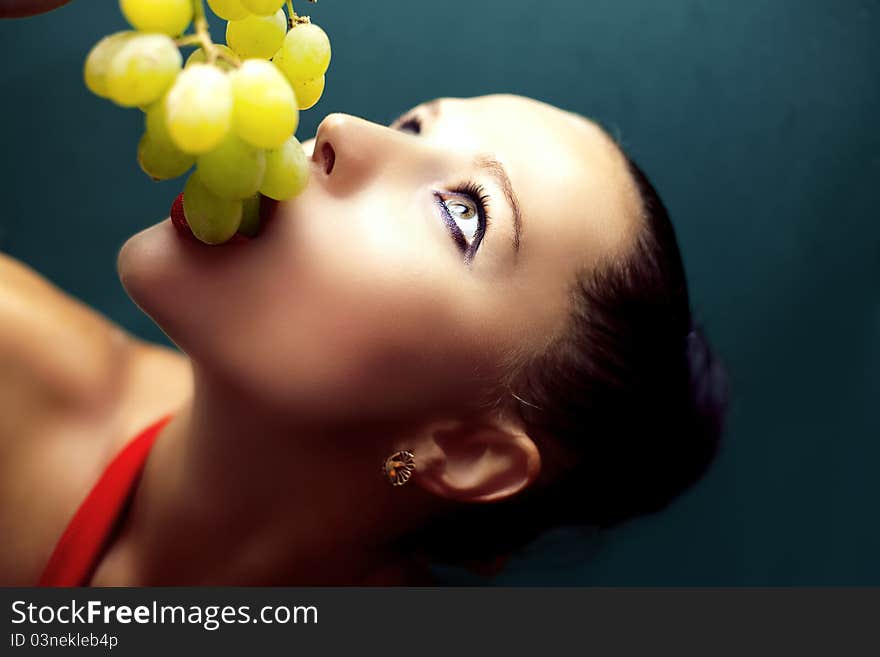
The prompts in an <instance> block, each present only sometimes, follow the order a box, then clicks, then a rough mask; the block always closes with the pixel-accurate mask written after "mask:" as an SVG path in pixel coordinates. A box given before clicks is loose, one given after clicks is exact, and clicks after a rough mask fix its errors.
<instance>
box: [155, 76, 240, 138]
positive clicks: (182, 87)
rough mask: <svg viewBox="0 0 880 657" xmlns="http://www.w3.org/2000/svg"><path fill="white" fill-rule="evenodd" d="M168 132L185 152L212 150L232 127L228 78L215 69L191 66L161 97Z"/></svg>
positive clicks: (230, 91)
mask: <svg viewBox="0 0 880 657" xmlns="http://www.w3.org/2000/svg"><path fill="white" fill-rule="evenodd" d="M165 112H166V121H167V124H168V132H169V133H170V135H171V139H172V140H173V141H174V143H175V144H176V145H177V147H178V148H179V149H180V150H182V151H184V152H185V153H192V154H195V155H200V154H202V153H207V152H208V151H210V150H213V149H214V148H216V147H217V146H218V145H219V144H220V142H222V141H223V139H224V138H225V137H226V135H227V133H228V132H229V128H230V126H231V125H232V87H231V84H230V82H229V76H227V75H226V74H225V73H223V72H222V71H221V70H220V69H218V68H217V67H215V66H210V65H208V64H193V65H191V66H190V67H189V68H186V69H184V71H183V72H182V73H181V74H180V75H179V76H178V77H177V81H176V82H175V83H174V86H173V87H171V91H169V92H168V95H167V96H166V97H165Z"/></svg>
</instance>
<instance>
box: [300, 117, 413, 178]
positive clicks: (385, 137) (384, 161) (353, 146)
mask: <svg viewBox="0 0 880 657" xmlns="http://www.w3.org/2000/svg"><path fill="white" fill-rule="evenodd" d="M426 158H427V149H425V147H424V146H422V145H420V144H419V143H418V141H417V140H416V139H413V137H412V136H410V135H406V134H403V133H400V132H398V131H396V130H392V129H391V128H387V127H385V126H382V125H379V124H376V123H372V122H370V121H366V120H364V119H360V118H358V117H356V116H351V115H348V114H330V115H328V116H327V117H326V118H325V119H324V120H323V121H321V124H320V125H319V126H318V133H317V135H316V136H315V146H314V151H313V153H312V159H313V160H314V161H315V162H317V163H318V164H319V165H320V168H321V170H322V171H323V172H324V177H325V183H326V185H327V186H328V188H330V189H331V190H333V191H334V192H336V193H338V194H346V193H351V192H353V191H356V190H357V189H358V188H359V187H361V186H362V185H364V184H365V183H367V182H368V181H369V180H370V179H372V178H373V177H374V176H376V175H378V174H380V173H381V172H382V171H383V170H385V169H386V168H387V167H389V166H392V165H394V164H400V163H405V165H406V167H407V168H416V167H417V166H418V165H419V163H420V162H424V161H425V160H426Z"/></svg>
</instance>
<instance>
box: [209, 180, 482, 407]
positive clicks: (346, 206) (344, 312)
mask: <svg viewBox="0 0 880 657" xmlns="http://www.w3.org/2000/svg"><path fill="white" fill-rule="evenodd" d="M387 198H388V197H387V196H385V197H384V198H383V199H381V201H380V199H379V198H376V197H375V196H374V197H366V196H364V197H362V198H360V199H358V200H359V201H360V202H359V203H353V202H352V199H346V201H345V202H343V201H331V200H324V202H322V203H321V204H320V205H319V206H318V205H317V204H315V205H312V206H302V205H301V206H299V207H297V208H296V210H297V214H298V216H296V217H288V218H286V219H285V221H286V223H285V225H284V226H283V227H280V228H281V229H282V230H280V231H279V234H278V235H275V238H277V239H275V240H274V242H273V245H272V250H271V251H269V252H267V254H266V263H265V264H266V273H267V275H266V276H265V277H264V278H263V280H262V281H261V282H260V283H259V284H257V285H253V286H252V288H251V294H250V304H251V310H250V312H248V313H246V319H244V323H243V324H242V325H241V326H239V329H238V331H237V332H236V333H237V335H238V336H239V339H238V340H236V342H235V343H234V344H233V346H232V348H231V350H227V352H226V353H225V354H224V356H223V358H224V359H226V362H227V365H228V367H229V368H230V369H231V370H232V371H234V372H236V375H237V376H238V377H239V378H245V379H247V380H248V382H249V385H251V386H254V387H259V388H261V389H262V390H263V391H264V394H268V395H272V396H274V397H276V400H277V401H278V402H279V403H283V404H286V405H287V406H290V405H291V404H293V403H297V402H298V403H300V404H302V405H304V406H308V407H309V409H310V410H316V411H318V412H322V409H327V408H331V409H334V408H335V409H339V408H342V407H345V408H349V407H350V408H352V409H357V410H358V412H360V413H363V412H365V411H366V410H367V409H370V408H372V409H374V410H375V411H376V412H380V411H382V412H400V410H402V409H403V408H409V409H412V408H414V407H418V406H425V405H431V404H437V403H440V402H441V400H443V399H447V398H451V397H453V396H455V395H457V394H459V392H460V391H459V385H460V381H461V379H462V377H463V376H467V374H468V372H469V371H472V370H473V369H474V367H475V365H474V362H475V359H477V358H482V357H483V356H484V355H485V351H486V350H485V344H486V340H485V338H484V337H483V336H482V335H480V334H479V331H480V330H481V328H482V327H481V325H480V322H479V321H475V320H478V318H475V317H474V316H473V314H472V313H471V312H470V311H469V310H470V307H471V306H472V305H473V303H472V302H471V301H470V299H472V298H473V297H474V295H476V294H477V293H478V290H477V289H476V286H475V285H474V284H473V282H472V280H471V279H472V277H471V276H470V275H469V274H468V273H467V271H466V269H465V268H464V267H463V265H462V264H461V263H460V262H458V261H456V260H455V258H454V255H451V254H450V251H449V249H448V247H447V245H446V244H445V243H444V242H442V241H439V240H438V238H437V233H436V232H434V231H433V230H432V228H433V227H432V226H430V224H428V223H427V221H428V218H426V216H425V214H424V213H425V212H426V210H425V209H424V208H419V207H418V206H417V205H416V206H413V205H412V204H411V203H409V202H408V199H403V200H402V201H401V202H400V203H399V204H398V209H397V210H396V211H395V210H393V209H389V206H388V201H387ZM375 208H382V209H383V210H382V212H381V213H379V214H377V211H376V209H375ZM306 213H308V214H307V215H306ZM440 236H441V237H442V233H440Z"/></svg>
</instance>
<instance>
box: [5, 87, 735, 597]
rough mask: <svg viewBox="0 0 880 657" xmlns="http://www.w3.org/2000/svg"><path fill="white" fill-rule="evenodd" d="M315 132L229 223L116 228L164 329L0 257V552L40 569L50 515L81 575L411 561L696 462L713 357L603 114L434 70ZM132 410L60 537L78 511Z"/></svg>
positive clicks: (31, 578) (335, 579)
mask: <svg viewBox="0 0 880 657" xmlns="http://www.w3.org/2000/svg"><path fill="white" fill-rule="evenodd" d="M526 128H527V129H526ZM310 146H311V148H313V158H312V159H313V172H312V173H313V175H312V179H311V181H310V184H309V186H308V188H307V189H306V190H305V192H304V193H303V194H302V195H301V196H300V197H298V198H297V199H295V200H294V201H292V202H290V203H287V204H284V205H283V206H280V207H279V208H277V209H276V210H275V213H274V214H275V216H274V217H273V218H272V219H271V220H270V221H269V222H268V225H267V226H266V228H265V230H264V231H263V233H262V234H261V235H260V236H259V237H258V238H256V239H254V240H253V241H251V242H250V243H247V244H239V245H231V246H224V247H207V246H204V245H201V244H198V243H195V242H194V241H191V240H187V239H184V238H183V237H182V236H181V235H180V234H178V232H177V231H176V230H175V229H174V227H173V226H172V224H171V222H170V221H169V220H166V221H164V222H161V223H160V224H157V225H156V226H153V227H152V228H149V229H147V230H145V231H143V232H142V233H139V234H138V235H135V236H134V237H132V238H131V239H130V240H129V241H128V242H127V243H126V244H125V246H124V247H123V249H122V251H121V253H120V255H119V263H118V266H119V273H120V277H121V280H122V283H123V285H124V287H125V289H126V290H127V292H128V293H129V295H130V296H131V298H132V299H133V300H134V302H135V303H137V304H138V306H140V308H141V309H143V311H144V312H145V313H147V314H148V315H149V316H150V317H151V318H152V319H153V320H154V321H156V323H157V324H158V325H159V326H160V327H161V328H162V329H163V330H164V331H165V332H166V333H167V334H168V336H169V337H170V338H171V339H172V340H173V341H174V342H175V344H177V345H178V346H179V347H180V348H181V350H182V351H183V352H184V353H185V354H186V356H183V355H181V354H179V353H177V352H172V351H169V350H165V349H163V348H159V347H155V346H152V345H147V344H144V343H141V342H139V341H137V340H135V339H134V338H133V337H131V336H128V335H125V334H124V333H123V332H122V331H121V330H120V329H119V328H117V327H115V326H113V325H112V324H111V323H109V322H108V321H107V320H105V319H103V318H101V317H98V316H97V315H95V314H94V313H92V312H91V311H89V310H88V309H86V308H83V307H82V306H80V305H78V304H76V303H75V302H74V301H72V300H70V299H69V298H67V297H65V296H64V295H63V294H62V293H60V292H59V291H57V290H55V289H54V288H52V287H51V286H49V285H48V284H47V283H46V282H44V281H43V280H42V279H40V278H39V277H38V276H37V275H36V274H34V273H32V272H30V271H28V270H27V269H25V268H24V267H23V266H22V265H20V264H18V263H16V262H14V261H12V260H9V259H4V260H2V261H0V361H2V362H3V363H4V367H3V368H2V369H0V409H2V413H0V450H2V453H3V459H2V465H0V467H2V476H0V480H2V482H3V483H2V486H0V531H2V533H3V535H4V536H5V537H7V542H6V545H5V547H4V548H3V550H2V553H0V582H2V583H4V584H34V583H37V582H42V583H53V582H55V581H54V580H52V579H51V577H49V578H48V580H47V575H46V573H47V570H48V571H51V570H52V567H53V566H57V565H58V563H59V562H65V560H67V561H68V562H69V559H70V558H75V556H74V557H70V553H69V552H67V553H65V555H66V556H62V557H58V554H59V552H58V550H59V547H58V546H59V545H61V544H63V543H65V542H67V547H70V545H73V548H72V550H73V553H74V555H76V553H77V551H78V550H79V552H80V553H82V554H86V553H87V554H86V556H85V557H84V558H83V559H84V563H83V564H82V569H81V571H78V572H79V574H78V576H77V577H78V583H87V584H91V585H98V586H100V585H154V584H155V585H164V584H178V585H190V584H297V585H309V584H395V583H410V584H412V583H423V582H426V581H428V579H427V575H426V573H427V571H426V568H425V563H426V562H427V560H429V559H454V560H464V561H467V560H475V559H491V558H493V557H498V556H502V555H504V554H505V553H507V552H508V551H510V550H511V549H512V548H514V547H516V546H517V545H519V544H520V543H522V542H523V541H525V540H528V539H530V538H532V537H533V536H535V535H536V534H537V533H538V532H540V531H541V530H542V529H543V528H545V527H549V526H552V525H554V524H558V523H567V522H587V523H591V524H596V525H601V526H607V525H612V524H614V523H617V522H620V521H622V520H625V519H627V518H629V517H632V516H635V515H639V514H643V513H648V512H651V511H655V510H657V509H660V508H662V507H664V506H665V505H666V504H668V503H669V502H670V501H671V500H672V499H673V498H674V497H675V496H676V495H677V494H678V493H680V492H681V491H682V490H684V489H685V488H687V487H688V486H689V485H691V484H692V483H693V482H695V481H696V480H697V479H698V478H699V477H700V476H701V475H702V473H703V472H704V471H705V470H706V468H707V467H708V465H709V463H710V462H711V460H712V457H713V455H714V454H715V451H716V446H717V442H718V437H719V435H720V430H721V417H722V412H723V405H724V399H725V386H724V377H723V373H722V371H721V369H720V367H719V366H718V365H717V363H716V362H715V360H714V359H713V358H712V356H711V353H710V350H709V348H708V346H707V343H706V341H705V339H704V337H703V335H702V334H701V332H700V331H699V330H696V329H695V328H694V327H693V326H692V324H691V317H690V309H689V302H688V295H687V287H686V283H685V278H684V273H683V269H682V265H681V258H680V256H679V252H678V248H677V245H676V242H675V237H674V234H673V231H672V227H671V224H670V222H669V219H668V216H667V215H666V212H665V210H664V209H663V206H662V204H661V203H660V201H659V199H658V197H657V196H656V194H655V192H654V190H653V188H652V187H651V185H650V183H649V182H648V181H647V179H646V178H645V177H644V175H643V174H642V173H641V172H640V171H639V169H638V168H637V167H636V166H635V165H634V164H632V163H631V162H630V161H629V160H628V158H627V157H626V156H625V154H623V153H622V152H621V150H620V149H619V148H618V146H617V145H616V144H615V143H614V142H613V140H611V139H610V138H609V137H608V135H607V134H606V133H604V132H603V131H602V130H601V129H600V128H599V127H598V126H597V125H595V124H594V123H591V122H589V121H587V120H585V119H583V118H581V117H578V116H575V115H572V114H569V113H567V112H563V111H561V110H558V109H555V108H552V107H550V106H547V105H544V104H542V103H538V102H536V101H532V100H528V99H524V98H519V97H511V96H489V97H483V98H475V99H469V100H453V99H443V100H439V101H434V102H431V103H427V104H424V105H422V106H419V107H417V108H416V109H415V110H413V111H412V112H410V113H408V114H407V115H405V116H404V117H402V118H401V119H399V120H398V121H396V122H395V123H394V124H393V125H392V126H391V127H383V126H378V125H375V124H372V123H368V122H366V121H363V120H360V119H357V118H355V117H351V116H347V115H331V116H329V117H328V118H327V119H325V120H324V122H323V123H322V124H321V126H320V128H319V130H318V134H317V136H316V139H315V140H314V143H313V144H312V145H310ZM166 416H168V417H170V421H167V423H166V422H159V423H157V420H159V419H160V418H165V417H166ZM145 427H150V428H151V429H152V431H148V432H147V434H149V436H148V440H147V442H144V443H138V444H144V445H146V447H145V448H144V449H143V450H142V454H141V455H140V456H139V457H137V458H135V457H132V459H133V460H130V462H131V463H133V465H132V468H131V473H130V474H131V477H130V479H129V480H127V481H128V482H129V483H127V484H126V485H125V486H122V487H121V488H117V489H115V490H113V492H112V494H110V493H107V494H106V495H105V494H104V493H101V495H98V497H99V498H101V499H100V500H99V506H100V503H102V500H103V501H105V502H106V499H108V497H112V498H113V500H112V501H114V502H118V503H119V504H120V507H119V508H118V509H117V510H114V511H113V512H112V513H108V514H105V516H106V517H107V519H109V520H110V521H112V522H111V524H110V526H109V527H108V531H107V533H106V535H104V534H102V535H101V540H100V541H99V543H100V544H99V545H95V546H92V547H91V548H88V549H86V548H82V544H83V543H82V541H83V540H84V539H83V538H82V532H80V534H79V535H78V534H77V532H76V531H74V532H72V537H71V532H70V529H69V528H70V527H71V526H79V525H77V523H76V522H73V523H72V521H71V518H75V517H78V514H77V511H78V509H82V505H83V500H84V498H86V497H87V495H88V494H89V491H90V490H92V489H93V487H94V486H95V485H96V481H99V480H101V481H103V480H102V479H101V477H102V473H104V472H106V471H107V469H108V466H109V467H110V469H111V470H112V471H113V472H117V471H118V468H117V466H118V463H117V465H111V464H114V463H116V461H114V459H117V458H119V457H118V455H120V454H126V453H128V452H126V449H127V448H128V447H130V446H131V445H132V444H134V443H133V441H132V436H135V435H138V436H139V439H140V438H142V437H143V436H145V435H147V434H145V433H140V434H139V432H141V431H142V430H143V429H144V428H145ZM134 442H137V441H134ZM410 455H411V456H410ZM126 458H127V457H126ZM410 461H412V464H413V465H414V468H415V470H414V471H413V472H412V476H411V477H409V478H408V481H407V475H408V474H409V465H410ZM141 466H142V467H143V469H142V472H141V470H140V467H141ZM390 482H394V483H398V484H405V485H402V486H393V485H389V483H390ZM105 483H106V482H105ZM35 490H39V494H37V495H35V494H34V491H35ZM125 504H127V506H126V505H125ZM90 513H91V512H90ZM87 515H88V514H87ZM66 528H67V529H68V531H67V533H66V534H65V529H66ZM86 533H88V532H86ZM62 535H64V538H63V539H62V540H61V542H60V543H59V537H61V536H62ZM9 537H11V540H10V539H9ZM86 538H88V537H86ZM53 551H54V553H53ZM83 551H85V552H83ZM62 552H63V550H62ZM82 554H80V556H82ZM47 564H48V566H47ZM63 566H64V563H62V567H63ZM56 583H57V582H56Z"/></svg>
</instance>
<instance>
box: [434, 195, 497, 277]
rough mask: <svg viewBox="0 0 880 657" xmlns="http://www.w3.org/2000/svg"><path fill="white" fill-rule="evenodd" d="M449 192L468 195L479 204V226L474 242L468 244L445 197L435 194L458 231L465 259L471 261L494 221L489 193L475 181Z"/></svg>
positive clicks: (458, 238) (459, 244)
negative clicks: (450, 211)
mask: <svg viewBox="0 0 880 657" xmlns="http://www.w3.org/2000/svg"><path fill="white" fill-rule="evenodd" d="M448 193H449V194H458V195H459V196H466V197H468V198H469V199H470V200H471V201H472V202H473V203H474V205H476V206H477V216H478V217H479V218H478V222H479V227H478V229H477V235H476V237H475V238H474V241H473V244H470V245H468V244H467V241H466V240H465V239H464V235H462V233H461V229H459V228H458V224H456V223H455V220H454V219H453V218H452V216H451V215H450V214H449V209H448V208H447V207H446V203H445V200H446V199H444V198H443V197H442V195H441V194H439V193H436V192H435V194H434V196H435V197H436V198H437V203H439V204H440V210H441V212H443V213H444V214H445V215H446V218H447V219H448V220H449V222H450V224H449V225H450V226H453V227H454V230H456V231H458V235H457V238H456V240H455V243H456V244H457V245H458V247H459V248H460V249H461V250H462V252H463V253H464V254H465V261H466V262H468V263H470V262H471V261H472V260H473V258H474V256H475V255H476V253H477V249H479V248H480V244H481V243H482V242H483V237H485V235H486V232H487V231H488V230H489V225H490V224H491V223H492V219H491V217H490V216H489V195H488V194H487V193H486V190H485V188H484V187H483V186H482V185H480V184H478V183H475V182H464V183H461V184H459V185H457V186H455V187H452V188H451V189H450V190H449V192H448Z"/></svg>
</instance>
